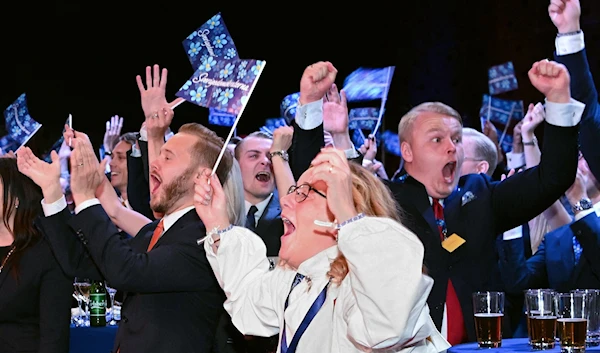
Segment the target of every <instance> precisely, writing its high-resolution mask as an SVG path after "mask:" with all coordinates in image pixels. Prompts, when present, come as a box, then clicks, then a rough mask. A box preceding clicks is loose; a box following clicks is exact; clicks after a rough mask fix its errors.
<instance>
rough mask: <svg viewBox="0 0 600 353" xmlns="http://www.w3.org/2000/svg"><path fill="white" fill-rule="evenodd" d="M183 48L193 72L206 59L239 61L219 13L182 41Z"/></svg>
mask: <svg viewBox="0 0 600 353" xmlns="http://www.w3.org/2000/svg"><path fill="white" fill-rule="evenodd" d="M183 47H184V49H185V51H186V52H187V55H188V59H189V60H190V63H191V64H192V67H193V68H194V70H197V69H198V68H199V67H200V66H201V65H204V63H205V62H206V57H207V56H208V57H214V58H215V59H216V60H221V59H230V60H231V59H239V58H238V56H237V49H236V47H235V44H234V43H233V39H232V38H231V35H230V34H229V31H228V30H227V27H226V26H225V22H224V21H223V17H222V16H221V13H218V14H216V15H214V16H213V17H211V18H210V19H209V20H208V21H206V22H205V23H204V24H203V25H202V26H200V28H198V29H197V30H195V31H194V32H192V33H191V34H190V35H189V36H187V38H186V39H184V40H183Z"/></svg>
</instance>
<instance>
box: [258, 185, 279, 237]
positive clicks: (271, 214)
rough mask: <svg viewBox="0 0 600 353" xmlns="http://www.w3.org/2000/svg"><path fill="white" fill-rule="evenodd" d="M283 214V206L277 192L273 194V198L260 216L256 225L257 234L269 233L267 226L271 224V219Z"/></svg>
mask: <svg viewBox="0 0 600 353" xmlns="http://www.w3.org/2000/svg"><path fill="white" fill-rule="evenodd" d="M280 215H281V206H280V204H279V196H278V195H277V193H276V192H274V193H273V195H272V196H271V200H269V203H268V204H267V208H266V209H265V211H264V212H263V214H262V215H261V216H260V218H259V220H258V224H257V225H256V233H257V234H259V235H260V234H267V228H268V227H269V225H270V224H271V221H272V220H274V219H276V218H278V217H279V216H280Z"/></svg>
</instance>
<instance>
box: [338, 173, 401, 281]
mask: <svg viewBox="0 0 600 353" xmlns="http://www.w3.org/2000/svg"><path fill="white" fill-rule="evenodd" d="M349 164H350V171H351V172H352V199H353V200H354V207H356V210H357V211H358V212H359V213H363V214H364V215H365V216H372V217H384V218H391V219H393V220H395V221H398V222H402V216H401V214H402V211H401V210H400V208H399V206H398V204H397V203H396V200H395V199H394V197H393V196H392V193H391V191H390V190H389V189H388V187H387V186H385V184H384V183H383V182H382V181H381V180H380V179H379V178H377V177H376V176H375V175H373V173H371V172H369V171H368V170H367V169H366V168H364V167H362V166H360V165H358V164H356V163H352V162H351V163H349ZM347 274H348V262H347V261H346V258H345V257H344V255H343V254H339V255H338V257H337V258H336V259H335V260H334V261H333V262H332V263H331V267H330V269H329V272H327V275H328V276H329V277H331V280H332V282H334V283H337V284H340V283H341V282H342V280H343V279H344V278H345V277H346V275H347Z"/></svg>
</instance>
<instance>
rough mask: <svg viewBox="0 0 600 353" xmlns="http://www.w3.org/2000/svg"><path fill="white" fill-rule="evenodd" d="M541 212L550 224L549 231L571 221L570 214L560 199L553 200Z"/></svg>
mask: <svg viewBox="0 0 600 353" xmlns="http://www.w3.org/2000/svg"><path fill="white" fill-rule="evenodd" d="M542 214H543V216H544V217H546V220H547V221H548V224H549V225H550V231H553V230H554V229H557V228H560V227H562V226H564V225H565V224H569V223H571V216H570V215H569V213H567V210H565V208H564V206H563V205H562V203H561V202H560V201H556V202H554V203H553V204H552V206H550V207H548V208H547V209H546V210H545V211H544V212H543V213H542Z"/></svg>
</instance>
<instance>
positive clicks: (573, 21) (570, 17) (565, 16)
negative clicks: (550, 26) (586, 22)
mask: <svg viewBox="0 0 600 353" xmlns="http://www.w3.org/2000/svg"><path fill="white" fill-rule="evenodd" d="M548 15H550V19H551V20H552V23H554V25H555V26H556V29H558V33H571V32H576V31H579V30H580V29H581V26H580V24H579V18H580V17H581V5H580V4H579V0H550V5H548Z"/></svg>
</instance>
